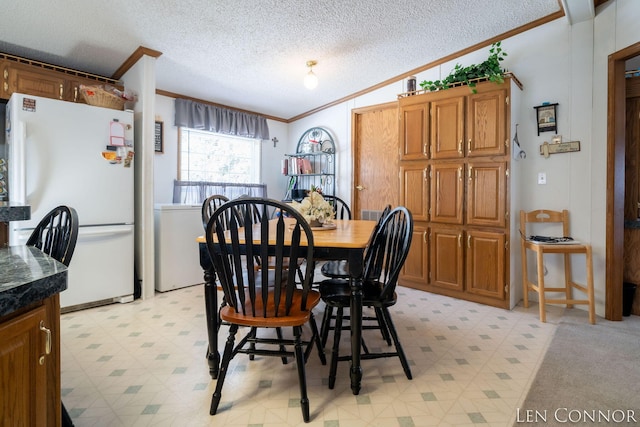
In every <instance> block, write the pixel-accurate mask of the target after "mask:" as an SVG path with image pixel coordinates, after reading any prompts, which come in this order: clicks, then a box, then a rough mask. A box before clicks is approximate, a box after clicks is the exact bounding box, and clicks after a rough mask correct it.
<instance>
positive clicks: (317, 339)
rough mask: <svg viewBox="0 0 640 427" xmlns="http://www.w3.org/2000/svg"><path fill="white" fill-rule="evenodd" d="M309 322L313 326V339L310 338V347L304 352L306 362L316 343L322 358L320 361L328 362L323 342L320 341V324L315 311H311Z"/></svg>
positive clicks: (319, 355) (324, 363)
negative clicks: (317, 321)
mask: <svg viewBox="0 0 640 427" xmlns="http://www.w3.org/2000/svg"><path fill="white" fill-rule="evenodd" d="M309 323H310V326H311V334H312V336H311V339H310V340H309V341H310V342H309V347H308V348H307V351H305V354H304V360H305V362H306V361H307V360H308V359H309V354H311V350H312V347H313V345H314V344H315V345H316V347H318V357H319V358H320V362H321V363H322V364H323V365H326V364H327V359H326V358H325V356H324V347H322V345H321V342H320V334H319V333H318V325H316V318H315V316H314V315H313V312H311V313H310V315H309Z"/></svg>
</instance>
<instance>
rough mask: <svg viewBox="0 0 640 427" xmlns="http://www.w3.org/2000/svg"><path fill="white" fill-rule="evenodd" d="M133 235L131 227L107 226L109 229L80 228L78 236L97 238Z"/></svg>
mask: <svg viewBox="0 0 640 427" xmlns="http://www.w3.org/2000/svg"><path fill="white" fill-rule="evenodd" d="M130 233H133V225H123V226H109V227H102V226H101V227H96V228H94V229H92V227H80V233H79V234H80V236H83V237H99V236H113V235H116V234H130Z"/></svg>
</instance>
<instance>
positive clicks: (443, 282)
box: [429, 227, 464, 291]
mask: <svg viewBox="0 0 640 427" xmlns="http://www.w3.org/2000/svg"><path fill="white" fill-rule="evenodd" d="M462 238H463V236H462V230H461V229H445V228H437V227H432V228H431V230H430V236H429V245H430V247H429V253H430V263H429V271H430V274H429V277H430V283H431V285H434V286H439V287H441V288H447V289H452V290H457V291H462V290H464V287H463V285H464V278H463V273H464V263H463V259H464V258H463V253H464V248H463V243H462Z"/></svg>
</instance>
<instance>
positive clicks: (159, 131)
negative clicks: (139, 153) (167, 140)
mask: <svg viewBox="0 0 640 427" xmlns="http://www.w3.org/2000/svg"><path fill="white" fill-rule="evenodd" d="M162 124H163V123H162V122H159V121H156V127H155V143H156V153H164V129H163V128H162Z"/></svg>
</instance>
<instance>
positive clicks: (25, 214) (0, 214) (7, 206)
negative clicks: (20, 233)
mask: <svg viewBox="0 0 640 427" xmlns="http://www.w3.org/2000/svg"><path fill="white" fill-rule="evenodd" d="M27 219H31V206H28V205H23V204H16V203H11V202H0V222H9V221H24V220H27Z"/></svg>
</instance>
